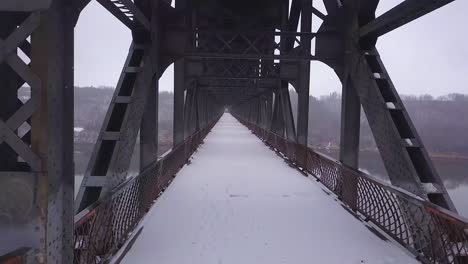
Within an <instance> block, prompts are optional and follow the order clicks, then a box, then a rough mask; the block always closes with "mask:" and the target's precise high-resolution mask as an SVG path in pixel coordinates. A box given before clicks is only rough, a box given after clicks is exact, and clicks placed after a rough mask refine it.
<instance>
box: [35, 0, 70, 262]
mask: <svg viewBox="0 0 468 264" xmlns="http://www.w3.org/2000/svg"><path fill="white" fill-rule="evenodd" d="M72 6H73V5H71V3H70V2H69V1H65V0H54V1H53V2H52V5H51V7H50V9H48V10H47V11H45V12H43V13H42V14H41V24H40V26H39V28H38V29H37V30H36V31H35V32H34V33H33V35H32V37H31V42H32V51H31V52H32V69H33V71H34V72H35V73H36V74H37V75H38V76H39V78H40V80H41V83H42V92H41V105H40V109H39V111H37V113H35V114H34V115H33V118H32V148H33V150H35V151H36V152H37V153H38V154H39V156H40V158H41V161H42V172H41V173H40V174H39V178H38V183H37V195H38V197H39V199H40V204H41V207H42V208H43V210H44V212H43V215H42V218H41V219H42V224H43V225H42V226H41V227H38V228H39V230H41V231H40V232H45V233H44V238H43V239H44V240H43V243H44V247H45V251H42V250H41V252H40V253H39V254H41V255H42V256H40V257H38V258H41V259H43V260H44V261H43V263H72V262H73V215H74V210H73V197H74V176H75V175H74V165H73V133H74V132H73V94H74V91H73V89H74V88H73V64H74V60H73V59H74V58H73V49H74V47H73V42H74V21H73V15H74V10H73V9H72ZM40 263H41V262H40Z"/></svg>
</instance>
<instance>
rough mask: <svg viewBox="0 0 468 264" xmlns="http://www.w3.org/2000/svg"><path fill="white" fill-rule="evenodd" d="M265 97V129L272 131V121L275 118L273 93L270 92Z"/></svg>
mask: <svg viewBox="0 0 468 264" xmlns="http://www.w3.org/2000/svg"><path fill="white" fill-rule="evenodd" d="M265 96H266V102H265V105H266V106H265V107H266V113H265V129H267V130H270V129H271V121H272V118H273V92H272V91H268V92H267V93H266V95H265Z"/></svg>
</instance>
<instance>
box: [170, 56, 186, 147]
mask: <svg viewBox="0 0 468 264" xmlns="http://www.w3.org/2000/svg"><path fill="white" fill-rule="evenodd" d="M184 92H185V60H184V59H180V60H178V61H176V62H175V63H174V121H173V122H174V125H173V126H174V128H173V135H174V137H173V140H174V146H176V145H177V144H179V143H180V142H182V141H183V140H184Z"/></svg>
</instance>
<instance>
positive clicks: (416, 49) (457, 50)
mask: <svg viewBox="0 0 468 264" xmlns="http://www.w3.org/2000/svg"><path fill="white" fill-rule="evenodd" d="M314 2H315V3H314V6H316V7H317V8H318V9H319V10H323V6H322V4H321V3H319V2H320V1H317V0H316V1H314ZM380 2H381V3H380V7H379V9H378V15H379V14H381V13H383V12H385V11H386V10H388V9H390V8H391V7H393V6H395V5H396V4H398V3H400V2H402V1H401V0H380ZM467 11H468V1H466V0H458V1H455V2H453V3H451V4H448V5H447V6H445V7H443V8H440V9H439V10H437V11H435V12H432V13H430V14H429V15H426V16H424V17H422V18H420V19H418V20H416V21H414V22H412V23H410V24H408V25H405V26H404V27H401V28H399V29H397V30H394V31H392V32H390V33H388V34H387V35H385V36H383V37H381V38H380V39H379V42H378V44H377V47H378V49H379V51H380V54H381V56H382V60H383V61H384V63H385V66H386V67H387V70H388V72H389V74H390V76H391V78H392V80H393V82H394V84H395V86H396V88H397V89H398V91H399V92H400V93H401V94H417V95H418V94H426V93H427V94H432V95H434V96H439V95H443V94H447V93H453V92H456V93H468V85H467V84H468V34H467V33H468V29H467V25H468V16H466V12H467ZM318 21H319V20H317V19H316V18H314V20H313V22H314V25H313V28H314V29H316V28H317V26H318V23H317V22H318ZM75 33H76V35H75V42H76V44H75V84H76V85H77V86H95V87H97V86H115V85H116V83H117V80H118V78H119V75H120V72H121V69H122V66H123V63H124V61H125V57H126V55H127V51H128V47H129V44H130V41H131V34H130V31H129V30H128V29H127V28H126V27H125V26H123V24H121V23H120V22H119V21H118V20H116V19H115V18H114V17H113V16H112V15H111V14H109V13H108V12H107V11H106V10H105V9H104V8H103V7H102V6H100V5H99V4H98V3H97V2H95V1H92V2H91V3H90V4H89V5H88V6H87V7H86V8H85V10H84V11H83V12H82V14H81V16H80V19H79V21H78V25H77V27H76V29H75ZM172 87H173V71H172V67H170V68H169V69H168V70H167V71H166V72H165V73H164V75H163V77H162V78H161V80H160V90H162V91H172V89H173V88H172ZM310 90H311V94H312V95H314V96H319V95H326V94H329V93H331V92H334V91H337V92H340V91H341V85H340V84H339V82H338V79H337V77H336V76H335V74H334V73H333V71H332V70H331V69H330V68H328V66H325V65H324V64H321V63H319V62H313V63H312V66H311V89H310Z"/></svg>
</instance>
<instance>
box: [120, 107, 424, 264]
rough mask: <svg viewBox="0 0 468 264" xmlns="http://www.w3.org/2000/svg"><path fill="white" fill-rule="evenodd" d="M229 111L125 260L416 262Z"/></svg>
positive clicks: (150, 217)
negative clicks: (294, 167) (381, 236)
mask: <svg viewBox="0 0 468 264" xmlns="http://www.w3.org/2000/svg"><path fill="white" fill-rule="evenodd" d="M322 188H324V187H322V186H321V185H320V184H318V183H316V182H315V181H312V180H311V179H310V178H307V177H304V176H303V175H302V174H300V173H299V172H298V171H297V170H295V169H293V168H291V167H289V166H288V165H287V164H286V163H285V162H284V161H283V159H282V158H281V157H279V156H278V155H276V154H275V153H274V152H273V151H271V150H270V149H269V148H267V147H266V146H265V145H264V144H263V143H262V142H261V141H260V140H259V139H258V138H257V137H256V136H255V135H253V134H251V132H250V131H249V130H248V129H247V128H246V127H244V126H243V125H241V124H240V123H239V122H238V121H237V120H235V119H234V118H233V117H232V116H231V115H229V114H225V115H224V116H223V117H222V118H221V120H220V121H219V122H218V124H217V125H216V126H215V127H214V128H213V130H212V132H211V133H210V134H209V135H208V136H207V138H206V139H205V143H204V144H203V145H202V146H201V147H200V148H199V150H198V152H196V153H195V154H194V155H193V158H192V160H191V164H189V165H186V166H185V167H184V168H182V170H181V171H180V172H179V173H178V175H177V177H176V178H175V180H174V181H173V182H172V184H171V185H170V186H169V188H168V189H167V190H166V192H165V193H164V194H163V195H162V196H161V197H160V198H159V199H158V201H157V202H156V204H155V205H154V206H153V208H152V209H151V210H150V212H149V213H148V215H147V216H146V218H145V219H144V220H143V222H142V225H141V226H142V227H143V228H142V230H141V232H140V233H139V234H138V235H137V236H135V238H134V242H133V244H132V245H131V247H130V246H128V247H127V249H128V248H129V250H128V252H127V253H126V254H121V256H120V257H121V258H122V262H121V263H129V264H130V263H131V264H133V263H139V264H144V263H161V264H171V263H174V264H184V263H200V264H210V263H215V264H220V263H223V264H228V263H233V264H234V263H235V264H239V263H268V264H273V263H374V264H375V263H417V261H416V260H415V258H414V257H413V256H411V255H409V254H408V253H407V252H406V251H405V250H403V249H401V248H400V247H399V246H398V245H397V244H396V243H394V242H391V241H385V240H383V239H382V238H380V237H378V236H377V235H375V234H374V233H372V232H371V231H370V230H369V229H368V228H367V227H366V225H365V224H364V223H362V222H361V221H359V220H358V219H356V218H355V217H354V216H352V215H351V214H350V213H349V212H347V211H346V210H345V209H343V207H342V206H341V205H340V203H339V202H337V201H335V199H334V198H333V197H332V196H329V195H327V194H326V193H325V192H324V191H322Z"/></svg>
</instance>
